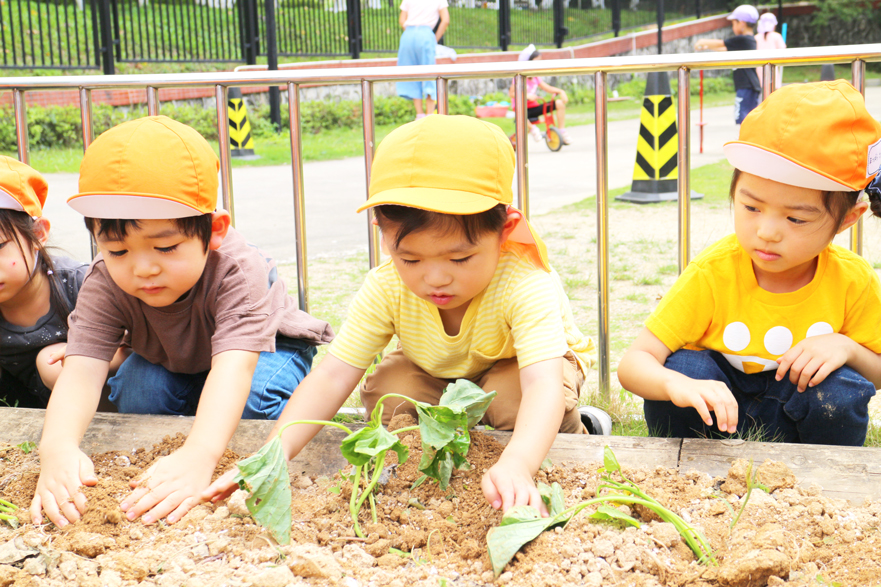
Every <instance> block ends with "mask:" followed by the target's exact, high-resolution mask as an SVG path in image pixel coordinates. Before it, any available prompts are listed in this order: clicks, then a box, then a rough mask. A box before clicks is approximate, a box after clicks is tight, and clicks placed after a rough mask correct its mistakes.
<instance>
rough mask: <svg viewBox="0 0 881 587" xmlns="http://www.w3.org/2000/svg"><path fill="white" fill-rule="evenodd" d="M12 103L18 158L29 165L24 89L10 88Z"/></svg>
mask: <svg viewBox="0 0 881 587" xmlns="http://www.w3.org/2000/svg"><path fill="white" fill-rule="evenodd" d="M12 104H13V108H14V109H15V141H16V143H17V144H18V160H19V161H21V162H22V163H24V164H25V165H30V162H31V152H30V144H29V142H28V110H27V108H28V107H27V104H26V103H25V101H24V91H22V90H12Z"/></svg>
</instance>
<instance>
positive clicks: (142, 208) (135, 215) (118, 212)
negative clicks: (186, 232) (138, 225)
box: [67, 193, 207, 220]
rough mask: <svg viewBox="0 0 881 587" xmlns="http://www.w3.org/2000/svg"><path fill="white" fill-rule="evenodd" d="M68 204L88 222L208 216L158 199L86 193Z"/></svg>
mask: <svg viewBox="0 0 881 587" xmlns="http://www.w3.org/2000/svg"><path fill="white" fill-rule="evenodd" d="M67 203H68V204H69V205H70V207H71V208H73V209H74V210H76V211H77V212H79V213H80V214H82V215H83V216H86V217H88V218H103V219H120V220H168V219H171V218H189V217H191V216H201V215H202V214H207V212H202V211H199V210H196V209H195V208H191V207H190V206H186V205H184V204H181V203H179V202H175V201H173V200H169V199H168V198H166V197H163V196H158V195H157V196H151V195H145V194H94V193H84V194H76V195H73V196H71V197H70V198H68V200H67Z"/></svg>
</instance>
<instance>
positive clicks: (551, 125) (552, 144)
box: [508, 102, 563, 152]
mask: <svg viewBox="0 0 881 587" xmlns="http://www.w3.org/2000/svg"><path fill="white" fill-rule="evenodd" d="M549 104H551V102H542V103H541V104H540V105H541V107H542V108H541V120H542V121H541V124H542V125H544V132H542V133H541V137H542V138H543V139H544V140H545V144H546V145H547V146H548V149H550V150H551V151H554V152H557V151H559V150H560V149H562V148H563V138H562V137H561V136H560V131H559V130H557V127H556V121H555V120H554V111H553V110H549V109H548V108H549ZM538 121H539V118H538V117H536V118H530V119H529V122H531V123H532V124H534V125H536V126H539V122H538ZM508 138H509V139H510V140H511V144H512V145H514V148H515V149H516V148H517V131H516V130H515V131H514V134H512V135H511V136H510V137H508Z"/></svg>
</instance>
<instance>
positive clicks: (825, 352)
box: [777, 334, 881, 392]
mask: <svg viewBox="0 0 881 587" xmlns="http://www.w3.org/2000/svg"><path fill="white" fill-rule="evenodd" d="M777 362H778V363H780V366H779V367H778V368H777V381H780V380H782V379H783V378H784V377H785V376H786V372H787V371H789V380H790V381H791V382H792V383H793V384H794V385H797V386H798V391H800V392H801V391H804V390H805V389H807V388H808V387H814V386H815V385H817V384H819V383H822V382H823V381H824V380H825V379H826V377H828V376H829V374H830V373H832V372H833V371H835V370H836V369H838V368H840V367H841V366H843V365H847V366H848V367H850V368H851V369H853V370H854V371H856V372H857V373H859V374H860V375H862V376H863V377H865V378H866V379H868V380H869V381H871V382H872V384H874V385H875V387H876V388H878V387H881V356H879V355H878V354H876V353H873V352H872V351H870V350H869V349H867V348H866V347H864V346H863V345H861V344H859V343H858V342H855V341H854V340H853V339H851V338H849V337H847V336H845V335H843V334H824V335H821V336H811V337H809V338H806V339H804V340H802V341H801V342H799V343H798V344H797V345H795V346H794V347H792V348H791V349H789V350H788V351H786V353H785V354H784V355H783V356H782V357H780V358H779V359H777Z"/></svg>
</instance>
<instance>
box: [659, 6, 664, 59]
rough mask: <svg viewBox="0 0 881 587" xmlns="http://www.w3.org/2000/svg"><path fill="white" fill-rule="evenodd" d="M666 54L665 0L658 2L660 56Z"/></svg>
mask: <svg viewBox="0 0 881 587" xmlns="http://www.w3.org/2000/svg"><path fill="white" fill-rule="evenodd" d="M663 52H664V0H658V55H660V54H661V53H663Z"/></svg>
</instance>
